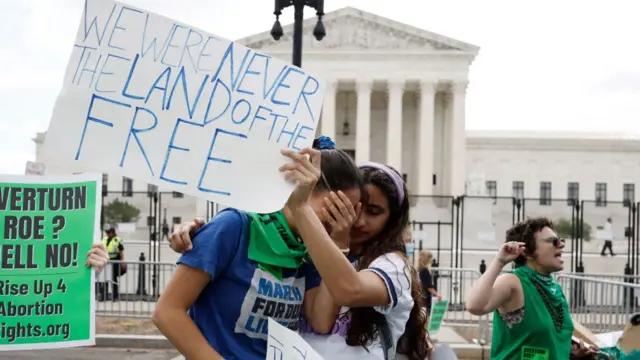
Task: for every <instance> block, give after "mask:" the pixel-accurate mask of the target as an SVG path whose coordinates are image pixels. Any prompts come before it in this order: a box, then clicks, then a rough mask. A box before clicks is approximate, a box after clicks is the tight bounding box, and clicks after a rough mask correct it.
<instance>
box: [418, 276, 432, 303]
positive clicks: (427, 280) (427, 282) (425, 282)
mask: <svg viewBox="0 0 640 360" xmlns="http://www.w3.org/2000/svg"><path fill="white" fill-rule="evenodd" d="M420 282H421V283H422V290H423V291H424V305H425V307H426V308H427V310H431V298H432V297H433V295H432V294H431V293H430V292H429V289H433V280H432V278H431V271H429V269H427V268H422V269H420Z"/></svg>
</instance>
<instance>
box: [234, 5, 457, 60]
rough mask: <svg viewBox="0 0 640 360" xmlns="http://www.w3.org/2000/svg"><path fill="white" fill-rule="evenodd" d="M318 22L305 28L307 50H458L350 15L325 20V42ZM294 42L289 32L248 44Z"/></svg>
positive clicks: (283, 46) (267, 46)
mask: <svg viewBox="0 0 640 360" xmlns="http://www.w3.org/2000/svg"><path fill="white" fill-rule="evenodd" d="M314 25H315V21H312V22H311V23H310V25H309V26H305V28H304V35H303V45H302V46H303V48H304V49H306V50H332V49H335V50H396V49H398V50H427V51H428V50H457V49H456V48H454V47H451V46H449V45H446V44H442V43H439V42H437V41H434V40H432V39H428V38H425V37H421V36H417V35H415V34H411V33H409V32H406V31H402V30H398V29H395V28H391V27H388V26H385V25H383V24H379V23H377V22H374V21H371V20H368V19H363V18H360V17H358V16H354V15H350V14H349V15H344V16H340V17H338V18H335V19H329V20H327V21H325V28H326V29H327V35H326V36H325V38H324V39H323V40H322V41H317V40H316V39H315V38H314V37H313V27H314ZM292 41H293V39H292V33H291V32H290V31H289V32H286V33H285V34H284V35H283V36H282V38H281V39H280V40H279V41H274V40H273V39H272V38H268V39H264V40H262V41H257V42H254V43H250V44H247V46H249V47H251V48H253V49H256V50H258V49H260V50H289V49H291V46H292Z"/></svg>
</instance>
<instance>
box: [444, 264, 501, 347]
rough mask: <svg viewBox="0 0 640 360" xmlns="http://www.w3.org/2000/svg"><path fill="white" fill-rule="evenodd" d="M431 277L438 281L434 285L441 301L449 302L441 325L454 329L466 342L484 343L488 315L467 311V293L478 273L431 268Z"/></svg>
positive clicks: (486, 333) (478, 275)
mask: <svg viewBox="0 0 640 360" xmlns="http://www.w3.org/2000/svg"><path fill="white" fill-rule="evenodd" d="M431 272H432V275H433V277H434V278H436V276H437V279H438V281H437V282H436V283H435V284H434V285H435V286H436V289H437V290H438V293H439V294H440V295H441V296H442V298H443V299H448V300H449V310H448V311H447V313H446V315H445V317H444V321H443V323H444V324H445V325H446V326H450V327H452V328H454V329H455V330H456V331H457V332H458V333H459V334H461V335H463V336H464V337H465V338H466V339H467V341H474V340H475V341H478V342H486V341H487V339H488V335H489V333H488V331H487V330H488V328H489V320H490V318H489V315H483V316H475V315H472V314H471V313H470V312H468V311H467V307H466V296H467V292H468V291H469V290H470V289H471V286H472V285H473V283H474V282H475V281H477V280H478V279H479V278H480V275H481V274H480V272H479V271H478V270H475V269H461V268H444V267H438V268H432V269H431Z"/></svg>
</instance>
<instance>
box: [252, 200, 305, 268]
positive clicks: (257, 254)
mask: <svg viewBox="0 0 640 360" xmlns="http://www.w3.org/2000/svg"><path fill="white" fill-rule="evenodd" d="M247 215H248V216H249V217H250V218H251V228H250V232H249V259H250V260H253V261H255V262H257V263H258V265H259V266H260V268H261V269H262V270H263V271H266V272H268V273H270V274H271V275H273V276H274V277H276V278H277V279H278V280H282V269H297V268H299V267H300V266H301V265H302V264H303V263H304V262H305V260H306V258H307V248H306V247H305V246H304V244H303V243H302V241H301V240H300V239H299V238H297V237H295V236H294V235H293V233H292V232H291V228H290V227H289V224H288V223H287V221H286V219H285V217H284V213H283V212H282V210H281V211H278V212H275V213H271V214H256V213H247Z"/></svg>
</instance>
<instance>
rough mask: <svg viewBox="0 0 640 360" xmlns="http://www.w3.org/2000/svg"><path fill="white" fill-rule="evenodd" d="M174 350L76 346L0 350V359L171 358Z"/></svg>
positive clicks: (121, 359) (175, 353)
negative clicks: (48, 348)
mask: <svg viewBox="0 0 640 360" xmlns="http://www.w3.org/2000/svg"><path fill="white" fill-rule="evenodd" d="M176 356H177V352H176V351H175V350H147V349H109V348H76V349H59V350H32V351H7V352H0V360H87V359H91V360H115V359H117V360H171V359H173V358H174V357H176Z"/></svg>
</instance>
